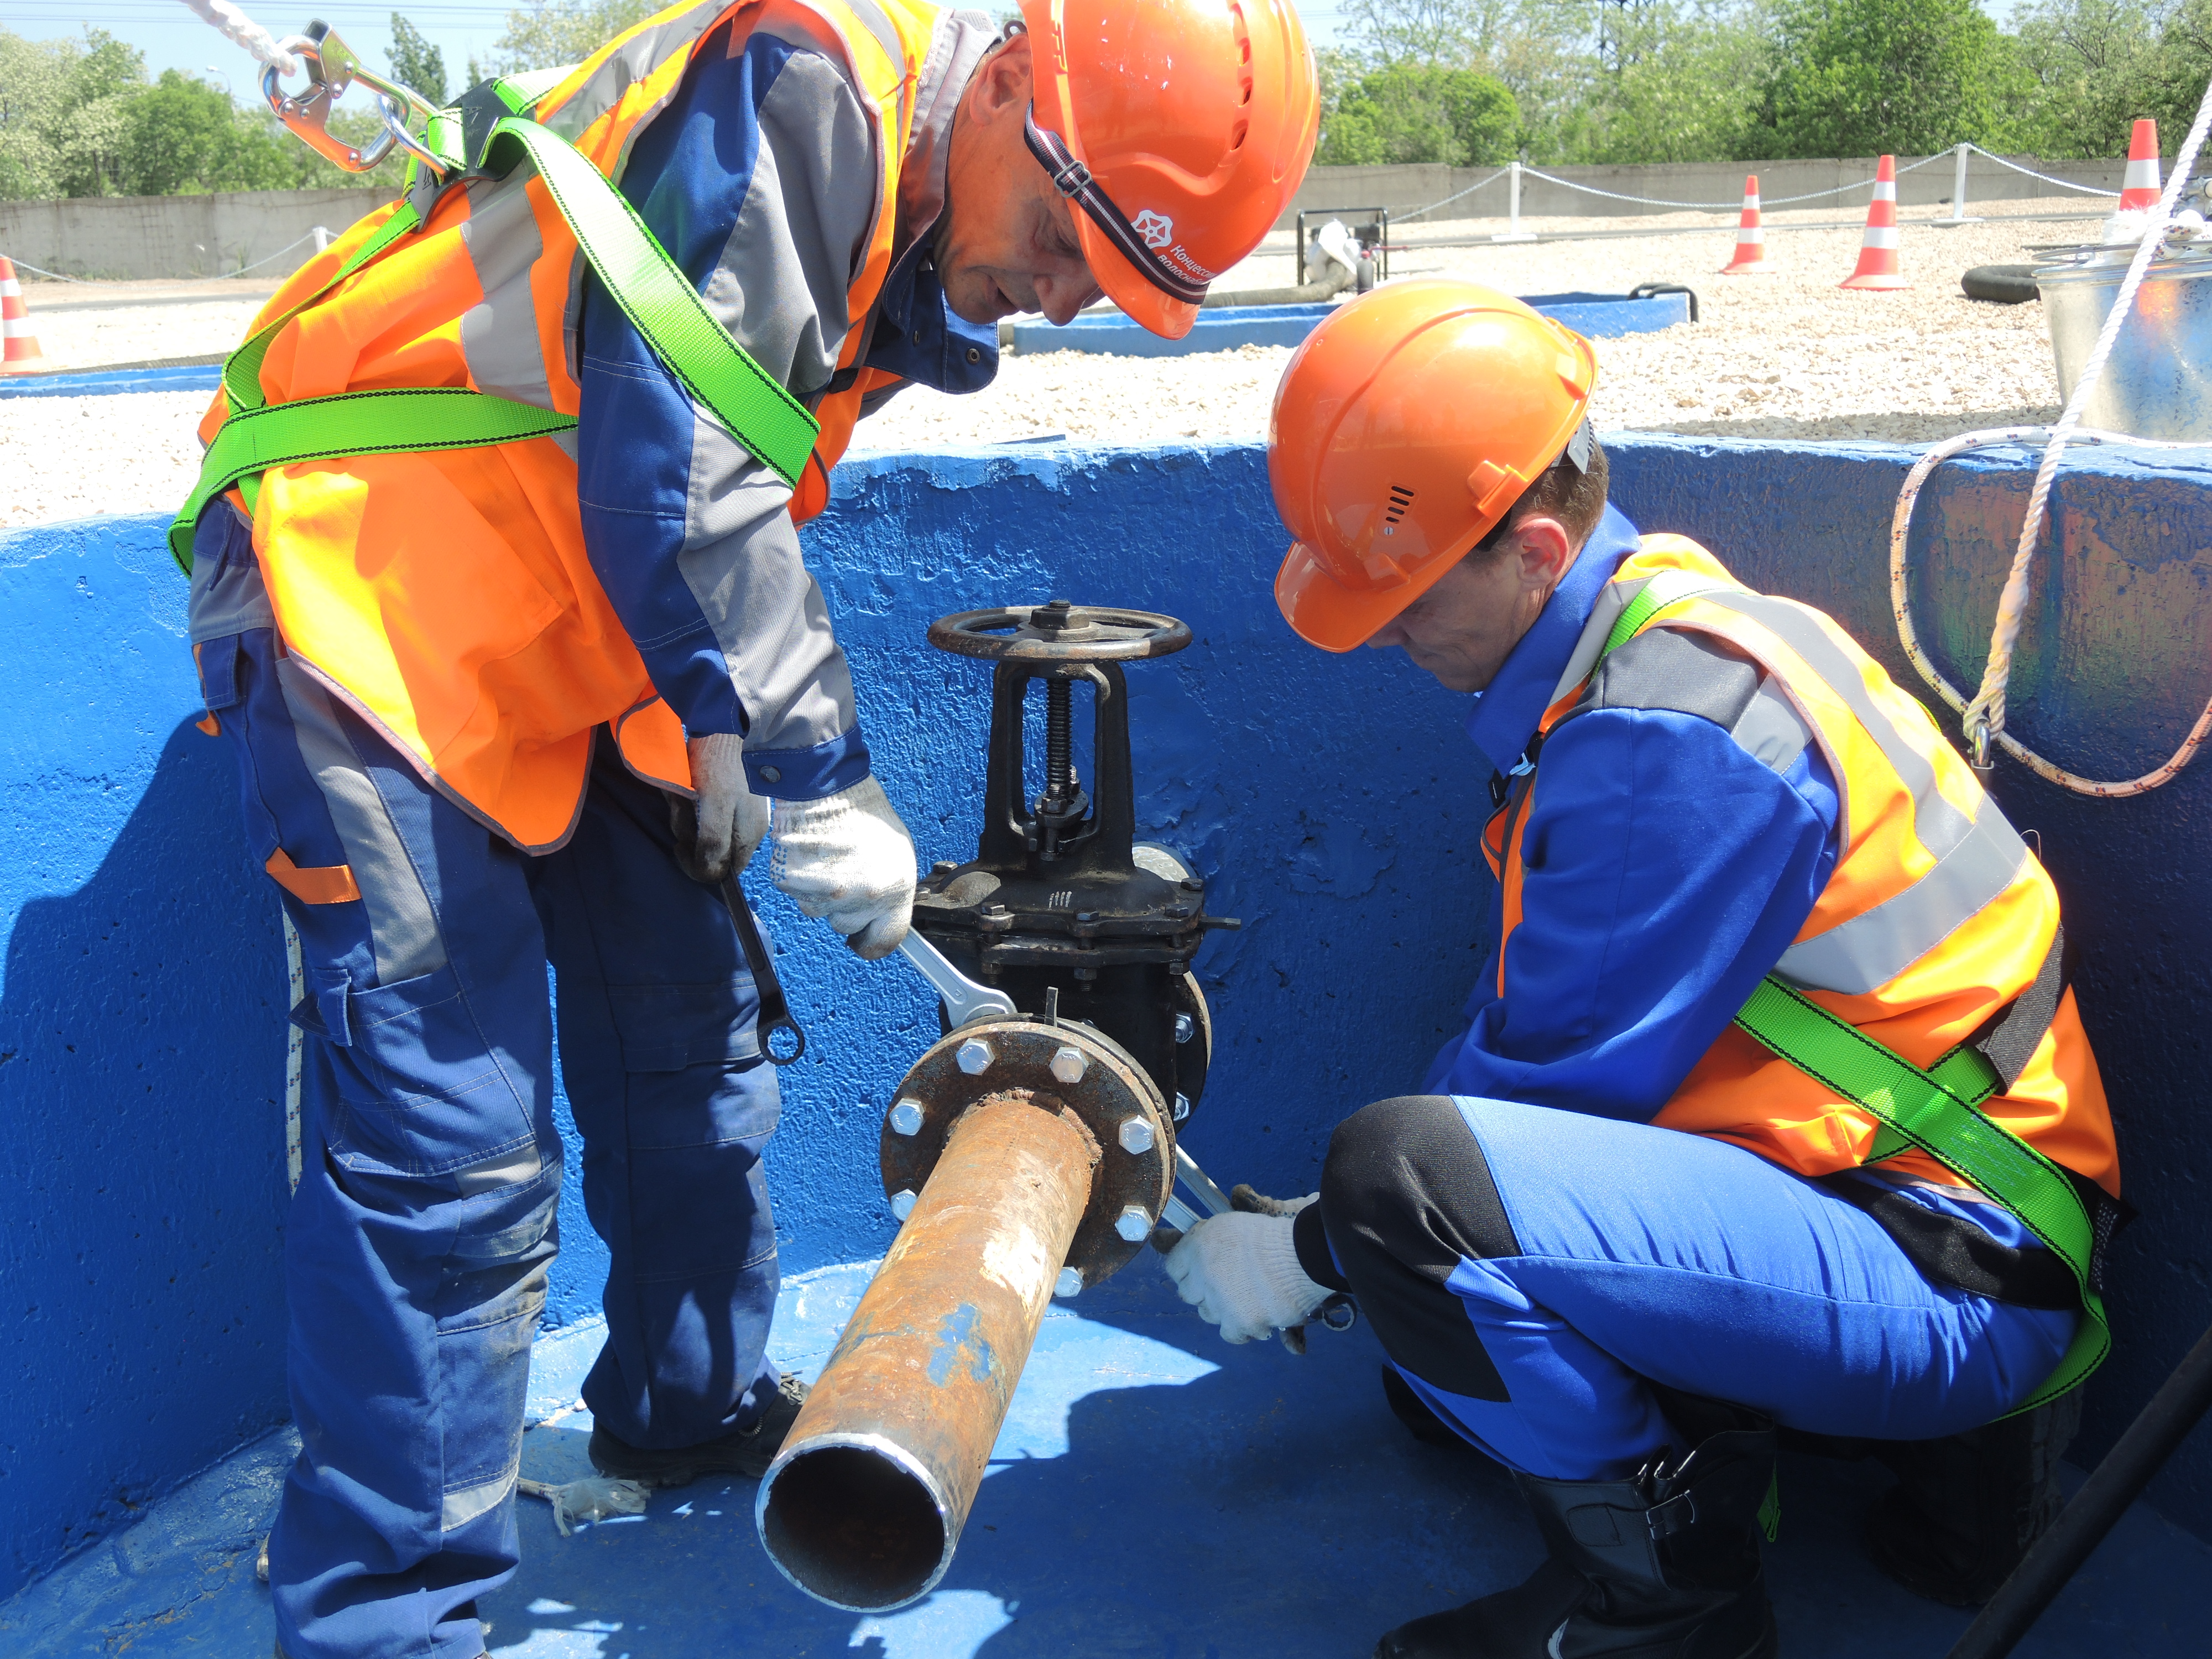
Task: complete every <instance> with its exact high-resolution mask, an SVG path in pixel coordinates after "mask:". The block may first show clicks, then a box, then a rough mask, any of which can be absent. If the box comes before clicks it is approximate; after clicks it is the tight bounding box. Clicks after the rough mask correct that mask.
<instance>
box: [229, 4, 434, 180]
mask: <svg viewBox="0 0 2212 1659" xmlns="http://www.w3.org/2000/svg"><path fill="white" fill-rule="evenodd" d="M280 44H281V45H282V46H283V49H284V50H285V51H286V52H290V53H291V54H292V55H293V56H294V57H295V58H298V59H299V60H300V62H301V64H304V65H305V66H306V69H307V88H306V89H305V90H304V91H302V92H301V93H300V94H298V95H297V96H296V97H295V96H294V95H293V94H289V93H288V92H286V91H285V90H284V89H283V86H282V85H280V84H279V80H280V77H279V76H278V73H277V70H276V65H275V64H270V65H269V66H268V67H267V68H265V69H264V70H262V71H261V95H262V96H263V97H264V98H265V99H267V100H269V107H270V109H271V110H273V111H275V112H276V118H277V119H278V120H280V121H282V122H283V124H284V125H286V126H287V127H289V128H290V129H291V130H292V132H293V133H294V135H295V137H298V138H299V139H300V140H301V143H305V144H306V145H307V147H308V148H309V149H312V150H313V151H314V152H315V153H316V154H317V155H320V156H322V157H324V158H325V160H327V161H331V162H333V163H335V164H336V165H337V166H338V167H343V168H344V169H345V170H346V171H347V172H348V173H367V172H368V171H370V170H371V169H372V168H374V167H376V166H378V165H379V164H380V162H382V161H384V159H385V158H386V156H388V155H391V154H392V151H393V150H394V149H401V150H404V151H405V152H406V153H407V154H408V155H411V156H413V157H414V158H415V159H416V161H420V162H422V165H423V166H424V167H428V168H429V169H430V171H431V173H433V174H434V175H435V176H436V177H437V178H439V179H443V178H444V177H445V176H446V166H447V163H446V162H445V161H444V160H443V159H442V158H441V156H439V155H437V154H436V152H435V151H434V150H432V149H430V148H429V147H428V145H426V144H424V143H422V140H421V139H419V138H417V137H416V136H415V135H414V134H413V133H412V132H410V131H408V125H407V124H408V122H409V121H410V119H414V118H420V119H422V120H425V121H427V120H428V119H429V118H431V117H433V116H435V115H436V114H437V113H438V112H437V111H436V110H435V109H433V108H431V107H430V105H429V102H428V100H426V99H424V98H423V97H422V95H421V94H419V93H415V92H410V91H409V90H408V89H407V88H405V87H403V86H401V85H400V84H399V83H398V82H396V81H387V80H386V79H385V78H384V77H383V76H380V75H378V74H377V73H375V72H374V70H370V69H368V67H366V66H365V65H364V64H362V61H361V59H360V58H357V57H356V56H355V54H354V52H353V49H352V48H351V47H349V46H347V45H346V43H345V42H344V41H343V40H340V39H339V38H338V36H337V32H336V31H335V30H333V29H332V28H331V27H330V26H329V25H328V24H326V23H322V22H314V23H310V24H308V25H307V33H304V34H295V35H293V36H291V37H290V38H289V39H288V40H283V41H282V42H281V43H280ZM356 81H358V82H361V83H362V85H363V86H365V87H367V88H369V90H370V91H371V92H373V93H374V94H375V96H376V101H377V104H378V106H379V107H380V108H381V109H382V111H383V112H384V131H382V132H380V133H379V134H377V136H376V137H375V138H374V140H373V141H372V142H371V143H368V144H367V145H366V146H363V147H361V148H358V149H356V147H355V146H354V145H351V144H349V143H346V141H345V140H344V139H343V138H341V137H338V136H337V134H336V133H334V132H332V131H331V128H330V120H331V107H332V106H334V105H336V104H337V100H339V99H340V98H341V97H343V96H344V94H345V90H346V88H348V87H349V86H351V85H352V84H353V83H354V82H356Z"/></svg>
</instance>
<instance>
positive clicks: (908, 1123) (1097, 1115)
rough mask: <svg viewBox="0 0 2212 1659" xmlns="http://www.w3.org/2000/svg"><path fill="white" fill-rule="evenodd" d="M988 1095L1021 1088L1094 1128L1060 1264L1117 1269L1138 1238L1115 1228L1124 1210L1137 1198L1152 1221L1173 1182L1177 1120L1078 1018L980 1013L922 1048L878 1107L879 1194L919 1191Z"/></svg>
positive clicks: (1095, 1274)
mask: <svg viewBox="0 0 2212 1659" xmlns="http://www.w3.org/2000/svg"><path fill="white" fill-rule="evenodd" d="M992 1095H1000V1096H1005V1095H1021V1096H1025V1097H1027V1098H1028V1099H1029V1101H1030V1103H1031V1104H1032V1105H1034V1106H1036V1108H1037V1109H1039V1110H1041V1111H1048V1112H1058V1111H1060V1110H1062V1109H1066V1110H1070V1111H1073V1113H1074V1114H1075V1115H1076V1116H1077V1117H1078V1118H1079V1119H1080V1120H1081V1121H1082V1122H1083V1125H1084V1127H1085V1128H1087V1129H1089V1130H1090V1132H1091V1137H1092V1139H1095V1140H1097V1143H1098V1164H1097V1170H1096V1171H1095V1172H1094V1174H1093V1176H1092V1178H1091V1201H1090V1203H1089V1205H1087V1206H1085V1209H1084V1212H1083V1219H1082V1221H1081V1222H1080V1223H1079V1225H1077V1227H1076V1230H1075V1243H1073V1245H1072V1246H1070V1247H1069V1249H1068V1253H1067V1263H1066V1265H1067V1266H1069V1267H1073V1268H1075V1269H1076V1270H1077V1271H1078V1272H1079V1273H1081V1274H1082V1275H1083V1282H1084V1283H1085V1284H1086V1285H1096V1284H1097V1283H1099V1282H1100V1281H1101V1280H1102V1279H1106V1278H1108V1277H1109V1276H1110V1275H1112V1274H1113V1273H1115V1272H1117V1271H1119V1270H1120V1268H1121V1267H1122V1266H1123V1264H1125V1263H1126V1262H1127V1261H1128V1260H1129V1258H1130V1257H1132V1256H1133V1255H1136V1253H1137V1252H1138V1250H1139V1249H1142V1248H1143V1243H1144V1241H1143V1240H1142V1239H1141V1238H1139V1239H1136V1240H1131V1239H1127V1238H1125V1237H1122V1236H1121V1231H1117V1228H1120V1227H1124V1226H1126V1225H1127V1223H1125V1222H1124V1221H1123V1220H1122V1212H1124V1211H1125V1210H1127V1208H1128V1207H1129V1206H1132V1205H1134V1206H1137V1207H1139V1209H1141V1210H1142V1211H1143V1212H1145V1214H1146V1215H1147V1216H1149V1217H1151V1218H1152V1219H1153V1220H1155V1221H1157V1220H1158V1218H1159V1214H1160V1212H1161V1210H1163V1209H1164V1208H1165V1207H1166V1205H1167V1201H1168V1194H1169V1193H1170V1191H1171V1190H1172V1189H1173V1188H1174V1184H1175V1123H1174V1121H1173V1119H1172V1117H1171V1115H1170V1112H1169V1110H1168V1108H1167V1106H1166V1103H1164V1102H1163V1101H1162V1100H1161V1098H1160V1091H1159V1090H1158V1088H1157V1087H1156V1086H1155V1085H1153V1083H1152V1079H1151V1078H1149V1077H1147V1076H1146V1074H1145V1071H1144V1068H1143V1067H1142V1066H1139V1065H1138V1064H1137V1062H1136V1061H1135V1060H1133V1059H1131V1058H1130V1056H1129V1053H1128V1051H1127V1049H1126V1048H1122V1047H1121V1044H1120V1043H1118V1042H1115V1041H1114V1040H1113V1039H1112V1038H1110V1037H1109V1036H1105V1035H1104V1034H1103V1033H1102V1032H1100V1031H1097V1030H1094V1029H1093V1028H1092V1027H1091V1026H1088V1025H1085V1024H1079V1023H1077V1022H1075V1021H1072V1020H1063V1021H1062V1022H1060V1024H1057V1025H1048V1024H1043V1023H1042V1021H1037V1020H1027V1019H995V1020H983V1021H980V1022H978V1023H977V1024H973V1025H965V1026H963V1027H961V1028H960V1029H959V1030H957V1031H953V1032H951V1033H950V1034H948V1035H947V1036H944V1037H942V1038H940V1039H939V1041H938V1042H935V1043H933V1044H932V1045H931V1046H930V1047H929V1048H927V1050H925V1051H924V1052H923V1054H922V1056H921V1059H920V1060H916V1061H915V1064H914V1069H913V1070H912V1071H910V1072H908V1073H907V1074H906V1077H905V1079H904V1080H903V1081H902V1082H901V1083H900V1085H899V1086H898V1090H897V1091H896V1093H895V1094H893V1095H892V1097H891V1102H890V1107H889V1108H888V1109H887V1110H886V1111H885V1113H884V1129H883V1144H882V1162H883V1177H884V1196H885V1197H887V1198H888V1197H889V1196H890V1195H891V1194H894V1193H900V1192H912V1193H919V1192H921V1189H922V1188H923V1186H924V1185H925V1184H927V1182H928V1180H929V1176H930V1172H931V1171H932V1170H935V1169H936V1167H937V1160H938V1159H939V1158H940V1157H942V1156H943V1154H944V1152H945V1138H946V1137H947V1136H948V1135H949V1134H951V1131H952V1125H953V1122H954V1121H955V1120H956V1119H957V1118H958V1117H959V1115H961V1114H962V1113H963V1112H964V1111H966V1110H967V1109H969V1107H970V1106H973V1105H975V1103H977V1102H979V1101H981V1100H983V1099H984V1098H986V1097H989V1096H992ZM917 1115H918V1116H919V1120H920V1121H918V1122H917V1121H916V1118H917Z"/></svg>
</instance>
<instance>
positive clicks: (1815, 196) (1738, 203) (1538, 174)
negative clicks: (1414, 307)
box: [1437, 149, 1951, 213]
mask: <svg viewBox="0 0 2212 1659" xmlns="http://www.w3.org/2000/svg"><path fill="white" fill-rule="evenodd" d="M1950 154H1951V152H1950V151H1949V150H1948V149H1947V150H1939V151H1937V152H1936V154H1935V155H1923V156H1922V157H1921V158H1920V160H1918V161H1912V162H1909V163H1907V164H1906V165H1905V166H1904V167H1899V168H1898V170H1897V173H1898V176H1899V178H1903V177H1904V176H1905V174H1906V173H1911V172H1912V171H1913V170H1914V169H1915V168H1917V167H1926V166H1927V165H1928V164H1929V162H1930V161H1942V159H1943V158H1944V157H1945V156H1947V155H1950ZM1521 172H1522V176H1524V177H1526V178H1530V179H1543V180H1544V181H1545V182H1546V183H1547V184H1553V185H1564V186H1565V188H1566V189H1568V190H1578V191H1581V192H1582V193H1583V195H1585V196H1602V197H1606V198H1607V200H1608V201H1613V202H1641V203H1643V204H1644V205H1646V206H1647V207H1665V208H1687V209H1693V210H1697V211H1699V212H1705V213H1735V212H1736V211H1738V210H1740V209H1741V207H1742V206H1743V198H1742V197H1736V198H1735V200H1734V201H1729V202H1670V201H1668V200H1666V199H1664V198H1663V197H1657V196H1624V195H1622V194H1621V193H1620V191H1617V190H1600V189H1599V188H1598V187H1597V186H1596V185H1578V184H1577V183H1576V182H1575V181H1574V180H1573V179H1561V178H1559V177H1557V176H1556V175H1554V174H1553V173H1545V172H1542V171H1541V170H1540V169H1538V168H1535V167H1528V166H1525V165H1524V166H1523V167H1522V169H1521ZM1483 182H1484V183H1485V184H1487V183H1488V182H1489V180H1488V179H1485V180H1484V181H1483ZM1875 182H1876V181H1875V179H1859V180H1858V181H1857V183H1855V184H1849V185H1837V186H1836V187H1835V188H1834V189H1833V190H1814V191H1806V192H1805V194H1804V195H1802V196H1773V197H1760V198H1759V205H1760V207H1762V208H1771V207H1787V206H1788V205H1789V204H1790V203H1792V202H1816V201H1818V200H1820V197H1823V196H1844V195H1848V194H1849V193H1850V191H1855V190H1864V189H1866V188H1867V187H1868V186H1869V185H1872V184H1874V183H1875ZM1464 193H1465V192H1464V191H1462V194H1464ZM1437 205H1438V206H1442V205H1443V204H1441V203H1439V204H1437Z"/></svg>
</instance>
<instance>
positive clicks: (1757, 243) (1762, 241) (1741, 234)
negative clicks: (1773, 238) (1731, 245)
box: [1735, 225, 1766, 247]
mask: <svg viewBox="0 0 2212 1659" xmlns="http://www.w3.org/2000/svg"><path fill="white" fill-rule="evenodd" d="M1735 245H1736V246H1738V247H1764V246H1765V245H1766V227H1765V225H1753V226H1752V228H1750V229H1748V230H1739V231H1738V232H1736V234H1735Z"/></svg>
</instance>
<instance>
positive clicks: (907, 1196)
mask: <svg viewBox="0 0 2212 1659" xmlns="http://www.w3.org/2000/svg"><path fill="white" fill-rule="evenodd" d="M918 1201H919V1200H916V1198H915V1195H914V1188H911V1187H902V1188H899V1189H898V1191H896V1192H895V1193H893V1194H891V1213H892V1214H893V1215H895V1216H896V1217H897V1218H899V1219H900V1220H901V1221H903V1220H905V1219H906V1218H908V1216H910V1215H912V1214H913V1213H914V1206H915V1204H916V1203H917V1202H918Z"/></svg>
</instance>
